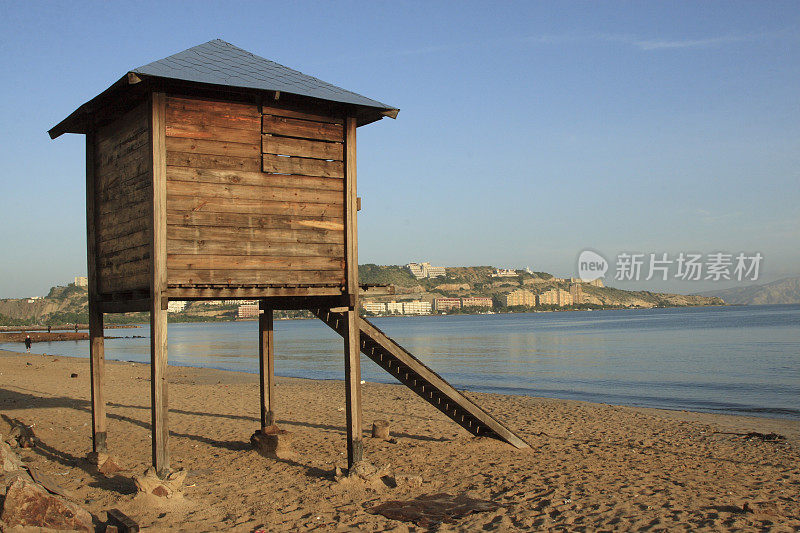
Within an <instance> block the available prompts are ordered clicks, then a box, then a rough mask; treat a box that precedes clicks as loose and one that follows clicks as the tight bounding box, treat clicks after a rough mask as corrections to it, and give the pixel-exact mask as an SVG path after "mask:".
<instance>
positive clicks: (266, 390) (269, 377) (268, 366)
mask: <svg viewBox="0 0 800 533" xmlns="http://www.w3.org/2000/svg"><path fill="white" fill-rule="evenodd" d="M259 307H260V308H261V311H262V313H261V315H259V317H258V337H259V342H258V373H259V377H260V378H261V379H260V380H259V384H260V385H261V387H260V388H261V429H262V432H263V430H265V429H266V428H267V427H269V426H272V425H274V424H275V362H274V357H275V354H274V338H273V328H272V325H273V324H272V314H273V313H272V307H271V306H270V304H269V303H268V301H267V300H263V299H262V300H260V301H259Z"/></svg>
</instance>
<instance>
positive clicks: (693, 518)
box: [0, 352, 800, 531]
mask: <svg viewBox="0 0 800 533" xmlns="http://www.w3.org/2000/svg"><path fill="white" fill-rule="evenodd" d="M28 363H30V364H28ZM106 368H107V372H108V378H107V398H108V401H109V407H108V411H109V437H108V439H109V447H110V449H111V452H112V453H113V454H115V455H116V456H117V457H118V458H119V459H120V461H121V462H122V463H123V464H124V465H125V466H126V467H128V468H129V469H130V473H122V475H120V474H116V475H113V476H110V477H106V476H102V475H99V474H96V473H93V470H92V469H91V467H90V466H89V465H88V463H87V462H86V461H85V460H84V459H83V457H84V456H85V454H86V452H87V451H89V450H90V447H91V440H90V428H91V418H90V411H89V372H88V370H89V368H88V361H87V360H81V359H72V358H67V357H56V358H54V357H51V356H39V355H19V354H11V353H9V352H0V412H2V413H4V414H6V415H7V416H9V417H12V418H15V419H18V420H20V421H22V422H24V423H26V424H29V425H31V424H33V425H34V428H33V429H34V431H35V433H36V436H37V437H38V438H39V440H40V444H39V446H38V447H36V448H33V449H30V450H23V451H22V452H21V455H22V457H23V459H24V460H26V461H27V462H28V463H30V464H32V465H33V466H35V467H36V468H38V469H39V470H41V471H44V472H46V473H48V474H51V475H52V476H54V477H56V478H57V479H58V480H59V481H60V482H61V484H62V485H63V486H65V487H66V488H68V489H71V490H73V491H75V492H76V493H77V494H78V496H79V498H80V500H81V501H82V502H84V504H85V507H86V508H87V509H88V510H89V511H90V512H92V513H93V514H95V515H97V516H100V517H102V516H103V514H104V513H103V511H104V510H106V509H109V508H112V507H117V508H119V509H120V510H122V511H123V512H125V513H127V514H129V515H130V516H131V517H133V518H135V519H136V520H137V521H138V522H139V523H140V524H141V525H142V526H145V527H148V528H153V530H186V531H217V530H236V531H253V530H256V529H259V528H262V529H266V530H292V529H313V528H320V530H337V529H339V530H359V531H385V530H392V531H405V530H406V529H411V530H423V528H419V527H417V526H415V525H414V524H412V523H406V522H400V521H396V520H390V519H388V518H384V517H383V516H380V515H373V514H370V513H369V512H367V509H368V508H371V507H373V506H375V505H377V504H379V503H381V502H385V501H387V500H410V499H413V498H415V497H417V496H419V495H422V494H432V493H440V492H447V493H450V494H453V495H460V494H466V495H469V496H471V497H474V498H480V499H484V500H492V501H494V502H496V503H498V504H500V506H501V507H500V508H499V509H497V510H492V511H489V512H482V513H476V514H473V515H470V516H467V517H466V518H463V519H461V520H459V521H457V522H456V523H455V524H447V525H443V526H442V527H441V528H440V529H439V530H440V531H449V530H463V531H475V530H482V529H486V530H504V531H505V530H511V531H513V530H532V529H545V530H546V529H558V530H570V531H582V530H583V531H594V530H598V529H603V530H632V529H635V530H663V529H670V530H672V529H687V530H702V529H708V530H720V529H723V530H724V529H753V528H761V527H766V528H775V529H776V530H779V531H792V530H795V531H796V530H798V528H800V518H799V517H800V498H798V494H800V457H799V456H800V454H799V453H798V450H800V422H798V421H786V420H771V419H758V418H744V417H732V416H723V415H708V414H697V413H685V412H671V411H660V410H654V409H636V408H626V407H615V406H607V405H598V404H589V403H582V402H574V401H561V400H548V399H540V398H529V397H524V396H501V395H495V394H472V393H470V394H469V395H470V396H471V397H472V398H474V399H475V400H476V401H477V402H478V403H479V404H480V405H482V406H484V407H485V408H486V409H487V410H488V411H490V412H491V413H492V414H494V415H495V416H497V417H498V418H500V419H501V420H503V421H505V422H506V423H507V424H508V425H509V426H510V427H512V428H514V429H515V430H517V431H518V432H519V433H520V434H521V435H522V436H523V438H525V439H526V440H527V441H528V442H529V443H530V444H531V446H532V449H531V450H530V451H517V450H514V449H513V448H511V447H510V446H508V445H505V444H503V443H500V442H497V441H493V440H488V439H474V438H472V437H471V436H470V435H468V434H467V433H466V432H464V431H463V430H461V428H459V427H458V426H456V425H455V424H453V423H452V422H451V421H450V420H448V419H447V418H445V417H444V416H443V415H441V414H440V413H439V412H438V411H436V410H434V409H433V408H432V407H430V406H428V405H427V404H425V403H424V402H422V401H421V400H419V399H418V398H417V397H416V396H414V395H413V393H411V392H410V391H407V390H405V389H404V388H402V387H400V386H394V385H382V384H369V383H368V384H366V385H365V386H364V391H363V392H364V405H365V411H364V421H365V424H366V425H365V430H366V429H367V428H368V425H369V424H370V423H371V422H372V421H373V420H375V419H386V420H388V421H389V422H390V423H391V428H392V433H393V435H395V436H396V442H394V443H390V442H386V441H382V440H375V439H371V438H366V439H365V456H366V458H367V459H368V460H369V461H371V462H372V463H373V464H375V465H376V466H382V465H386V464H389V465H391V466H390V469H391V471H392V472H393V473H394V474H395V475H398V476H399V475H404V474H409V475H416V474H418V475H421V476H422V479H423V483H422V485H421V486H419V487H416V486H411V485H400V486H399V487H397V488H389V487H369V486H364V485H360V484H358V483H348V484H342V483H337V482H336V481H335V480H334V479H333V470H334V468H335V467H336V466H341V467H344V466H346V457H345V454H344V452H345V441H344V423H345V417H344V412H343V410H342V408H343V407H344V385H343V383H342V382H338V381H314V380H303V379H290V378H281V379H279V381H278V384H277V391H278V395H279V401H280V406H279V409H278V417H279V424H280V426H281V427H282V428H284V429H287V430H289V431H290V432H292V434H293V447H294V449H295V451H296V452H297V457H296V458H295V459H293V460H287V461H277V460H270V459H266V458H263V457H261V456H259V455H257V454H256V453H255V452H254V451H252V450H251V449H250V447H249V437H250V435H251V434H252V432H253V431H254V430H255V429H256V428H257V424H258V422H257V418H258V386H257V384H256V376H253V375H248V374H240V373H234V372H223V371H216V370H204V369H193V368H174V367H173V368H171V369H170V374H169V380H170V417H171V419H170V427H171V430H172V435H171V440H170V449H171V455H172V465H173V467H175V468H179V467H183V468H187V469H188V470H189V475H188V477H187V480H186V484H187V486H186V488H185V497H184V498H183V499H171V500H161V499H159V498H156V497H154V496H136V494H135V488H134V485H133V482H132V481H131V480H130V474H132V473H141V472H142V471H144V470H145V468H146V467H147V466H148V465H149V462H150V433H149V417H150V411H149V397H148V395H149V368H148V367H147V366H146V365H141V364H133V363H117V362H108V363H107V366H106ZM73 372H77V373H78V377H77V378H70V374H71V373H73ZM750 431H757V432H762V433H769V432H776V433H780V434H782V435H784V436H786V437H787V438H786V440H785V441H780V442H762V441H760V440H758V439H745V438H743V437H742V436H741V435H737V434H740V433H747V432H750ZM365 435H366V431H365ZM745 503H748V505H749V507H750V508H751V509H753V510H755V511H756V512H741V508H742V506H743V504H745Z"/></svg>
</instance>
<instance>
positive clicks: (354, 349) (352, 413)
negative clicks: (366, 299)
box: [344, 309, 364, 469]
mask: <svg viewBox="0 0 800 533" xmlns="http://www.w3.org/2000/svg"><path fill="white" fill-rule="evenodd" d="M345 315H346V319H345V324H346V325H345V327H346V332H345V335H344V354H345V356H344V373H345V381H344V386H345V399H346V415H347V468H348V469H350V468H353V466H354V465H355V464H356V463H358V462H359V461H361V459H362V458H363V456H364V445H363V442H362V438H361V437H362V434H361V433H362V431H361V430H362V422H361V420H362V415H361V353H360V352H361V349H360V346H359V342H360V336H359V331H360V328H359V321H360V319H359V317H358V311H357V310H355V309H348V310H347V312H346V313H345Z"/></svg>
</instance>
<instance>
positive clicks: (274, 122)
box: [261, 115, 344, 142]
mask: <svg viewBox="0 0 800 533" xmlns="http://www.w3.org/2000/svg"><path fill="white" fill-rule="evenodd" d="M261 133H272V134H276V135H284V136H287V137H297V138H300V139H314V140H318V141H337V142H341V141H342V140H343V138H344V131H343V129H342V126H341V125H340V124H330V123H327V122H313V121H309V120H300V119H295V118H287V117H277V116H274V115H264V116H262V117H261Z"/></svg>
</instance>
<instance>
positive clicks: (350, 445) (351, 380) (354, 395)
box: [344, 117, 364, 468]
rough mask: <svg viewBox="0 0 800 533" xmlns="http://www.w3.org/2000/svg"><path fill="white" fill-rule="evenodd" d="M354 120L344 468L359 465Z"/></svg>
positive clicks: (348, 174) (347, 140)
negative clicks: (345, 464)
mask: <svg viewBox="0 0 800 533" xmlns="http://www.w3.org/2000/svg"><path fill="white" fill-rule="evenodd" d="M356 127H357V123H356V119H355V118H354V117H347V119H346V120H345V128H344V175H345V184H344V195H345V196H344V205H345V210H344V232H345V237H344V239H345V284H346V288H347V296H348V299H349V301H348V310H347V312H346V313H345V315H346V320H345V322H346V326H345V327H346V331H345V335H344V369H345V396H346V398H345V400H346V411H347V413H346V414H347V465H348V468H352V467H353V466H354V465H355V464H356V463H358V462H359V461H361V459H362V457H363V454H364V447H363V443H362V440H361V430H362V427H361V426H362V422H361V416H362V415H361V341H360V325H359V317H358V291H359V286H358V226H357V223H356V215H357V212H358V205H357V202H358V200H357V188H356Z"/></svg>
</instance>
